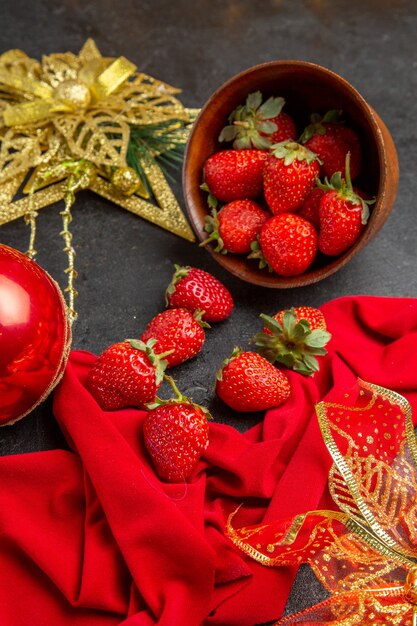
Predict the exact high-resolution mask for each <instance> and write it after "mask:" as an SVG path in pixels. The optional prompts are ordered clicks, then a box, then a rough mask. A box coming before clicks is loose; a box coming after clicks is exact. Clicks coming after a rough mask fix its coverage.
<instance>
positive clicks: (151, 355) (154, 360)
mask: <svg viewBox="0 0 417 626" xmlns="http://www.w3.org/2000/svg"><path fill="white" fill-rule="evenodd" d="M125 341H128V342H129V344H130V345H131V347H132V348H135V349H136V350H141V351H142V352H144V353H145V354H146V356H147V357H148V359H149V361H150V363H151V364H152V365H153V366H154V368H155V381H156V384H157V385H159V384H160V383H161V382H162V380H163V378H164V372H165V370H166V367H167V365H168V362H167V361H165V360H164V357H166V356H168V355H169V354H172V353H173V352H174V349H172V350H168V351H167V352H163V353H162V354H156V352H154V349H153V347H154V345H155V344H156V339H149V341H147V342H146V343H145V342H144V341H141V340H140V339H126V340H125Z"/></svg>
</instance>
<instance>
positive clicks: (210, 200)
mask: <svg viewBox="0 0 417 626" xmlns="http://www.w3.org/2000/svg"><path fill="white" fill-rule="evenodd" d="M200 189H202V190H203V191H206V192H207V193H208V196H207V204H208V205H209V207H210V209H217V207H218V205H219V201H218V200H217V198H216V196H214V195H213V194H212V193H211V191H210V187H209V186H208V185H207V183H203V184H202V185H200Z"/></svg>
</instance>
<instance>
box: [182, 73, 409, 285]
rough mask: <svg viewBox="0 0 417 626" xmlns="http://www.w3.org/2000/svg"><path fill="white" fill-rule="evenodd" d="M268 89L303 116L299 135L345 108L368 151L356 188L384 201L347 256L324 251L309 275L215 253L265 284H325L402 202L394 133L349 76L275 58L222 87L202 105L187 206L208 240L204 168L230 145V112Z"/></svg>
mask: <svg viewBox="0 0 417 626" xmlns="http://www.w3.org/2000/svg"><path fill="white" fill-rule="evenodd" d="M257 90H260V91H261V92H262V94H263V96H264V97H265V98H266V97H269V96H271V95H274V96H283V97H284V98H285V100H286V105H285V109H284V110H285V111H286V112H289V113H290V114H291V115H292V116H293V117H294V119H295V121H296V123H297V127H298V130H299V133H300V134H301V132H302V130H303V128H304V127H305V126H306V125H307V124H308V122H309V118H310V114H311V113H315V112H318V113H324V112H326V111H328V110H330V109H341V110H343V112H344V115H345V117H346V119H347V120H348V125H349V126H350V127H352V128H353V129H354V130H355V131H356V132H357V133H358V135H359V137H360V139H361V143H362V148H363V171H362V173H361V176H360V178H359V179H358V180H355V185H357V186H358V188H360V189H363V190H364V191H366V192H367V193H368V194H370V195H371V196H376V202H375V204H374V205H373V206H372V207H371V217H370V219H369V221H368V224H367V226H366V228H365V229H364V231H363V233H362V235H361V237H360V238H359V239H358V240H357V242H356V243H355V244H354V245H353V246H352V247H351V248H349V249H348V250H347V251H346V252H345V253H344V254H343V255H341V256H339V257H336V258H332V257H326V256H325V255H322V254H321V253H319V254H318V256H317V257H316V259H315V261H314V263H313V265H312V266H311V267H310V268H309V269H308V270H307V271H306V272H305V273H304V274H301V275H299V276H294V277H290V278H288V277H282V276H278V275H277V274H274V273H269V272H268V271H265V270H260V269H258V267H257V263H256V261H255V260H247V259H246V258H245V257H244V256H241V255H233V254H227V255H223V254H218V253H216V252H214V250H213V249H212V247H211V246H207V250H209V252H210V253H211V254H212V255H213V257H214V258H215V259H216V261H217V262H218V263H220V265H222V266H223V267H224V268H225V269H227V270H228V271H229V272H231V273H232V274H234V275H236V276H238V277H239V278H241V279H242V280H245V281H247V282H250V283H254V284H257V285H262V286H264V287H273V288H287V287H300V286H303V285H309V284H311V283H315V282H318V281H319V280H322V279H323V278H326V277H327V276H330V275H331V274H333V273H334V272H336V271H337V270H338V269H340V268H341V267H343V266H344V265H346V264H347V263H348V262H349V261H350V259H351V258H352V257H353V256H354V255H355V254H357V253H358V252H359V250H361V249H362V248H363V247H364V246H365V245H366V244H367V243H368V241H370V239H371V238H372V237H373V236H374V235H375V234H376V233H377V232H378V231H379V229H380V228H381V227H382V225H383V224H384V222H385V220H386V219H387V217H388V215H389V214H390V212H391V209H392V207H393V205H394V201H395V197H396V194H397V187H398V178H399V171H398V158H397V153H396V150H395V146H394V142H393V140H392V137H391V135H390V133H389V131H388V130H387V128H386V126H385V124H384V123H383V121H382V120H381V118H380V117H379V116H378V115H377V113H376V112H375V111H374V110H373V109H372V108H371V107H370V106H369V104H367V102H366V101H365V100H364V99H363V98H362V96H361V95H360V94H359V93H358V92H357V91H356V89H354V88H353V87H352V85H350V84H349V83H348V82H347V81H346V80H344V79H343V78H341V77H340V76H338V75H337V74H335V73H334V72H331V71H330V70H327V69H325V68H324V67H321V66H319V65H315V64H314V63H306V62H303V61H272V62H271V63H265V64H263V65H257V66H255V67H252V68H250V69H248V70H246V71H244V72H242V73H240V74H237V75H236V76H234V77H233V78H231V79H230V80H229V81H227V82H226V83H225V84H224V85H222V86H221V87H220V88H219V89H218V90H217V91H216V92H215V93H214V94H213V95H212V96H211V98H210V99H209V100H208V101H207V103H206V104H205V105H204V107H203V108H202V110H201V112H200V114H199V116H198V118H197V120H196V121H195V124H194V127H193V130H192V132H191V135H190V137H189V140H188V144H187V149H186V154H185V160H184V168H183V188H184V197H185V203H186V208H187V211H188V215H189V218H190V221H191V223H192V226H193V228H194V230H195V232H196V234H197V237H198V238H199V239H200V241H203V240H204V239H206V238H207V233H206V232H205V231H204V218H205V216H206V215H207V213H208V207H207V194H206V193H205V192H203V191H202V190H201V189H200V184H201V183H202V178H203V166H204V163H205V161H206V160H207V158H208V157H209V156H211V155H212V154H213V153H214V152H217V151H218V150H222V149H225V148H226V147H227V148H230V147H231V146H230V144H228V145H227V146H226V145H225V144H220V143H219V142H218V140H217V138H218V136H219V133H220V131H221V129H222V128H223V126H225V125H226V122H227V117H228V116H229V114H230V113H231V111H233V110H234V109H235V108H236V107H237V106H238V105H239V104H241V103H243V102H244V101H245V99H246V96H247V95H248V94H249V93H252V92H254V91H257Z"/></svg>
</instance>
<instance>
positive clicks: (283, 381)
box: [216, 348, 291, 412]
mask: <svg viewBox="0 0 417 626" xmlns="http://www.w3.org/2000/svg"><path fill="white" fill-rule="evenodd" d="M216 393H217V395H218V396H219V397H220V398H221V399H222V400H223V402H225V403H226V404H227V405H228V406H230V407H231V408H232V409H234V410H235V411H242V412H247V411H264V410H265V409H269V408H271V407H274V406H279V405H280V404H282V403H283V402H285V401H286V400H287V399H288V398H289V397H290V393H291V388H290V383H289V381H288V378H287V377H286V376H285V374H283V373H282V372H281V371H280V370H279V369H277V368H276V367H274V366H273V365H271V364H270V363H269V362H268V361H267V360H266V359H264V358H263V357H262V356H261V355H260V354H257V353H256V352H242V351H241V350H240V349H239V348H235V349H234V351H233V352H232V354H231V355H230V357H229V358H228V359H226V360H225V361H224V363H223V365H222V368H221V370H220V371H219V372H218V373H217V382H216Z"/></svg>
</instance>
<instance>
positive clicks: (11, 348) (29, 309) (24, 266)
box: [0, 245, 71, 426]
mask: <svg viewBox="0 0 417 626" xmlns="http://www.w3.org/2000/svg"><path fill="white" fill-rule="evenodd" d="M70 341H71V332H70V326H69V322H68V318H67V315H66V305H65V301H64V298H63V297H62V294H61V291H60V289H59V287H58V285H57V284H56V283H55V282H54V281H53V280H52V278H51V277H50V276H49V275H48V274H47V273H46V272H45V271H44V270H43V269H42V268H41V267H39V265H38V264H37V263H35V262H34V261H31V260H30V259H29V258H28V257H27V256H25V255H24V254H22V253H21V252H18V251H17V250H14V249H13V248H9V247H8V246H4V245H0V426H3V425H4V424H11V423H13V422H15V421H17V420H19V419H20V418H22V417H24V416H25V415H27V413H29V412H30V411H31V410H32V409H33V408H34V407H35V406H37V405H38V404H39V403H40V402H42V401H43V400H44V399H45V398H46V397H47V396H48V394H49V393H50V391H51V390H52V389H53V388H54V386H55V385H56V384H57V382H58V381H59V380H60V378H61V376H62V374H63V371H64V368H65V364H66V361H67V358H68V353H69V347H70Z"/></svg>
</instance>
